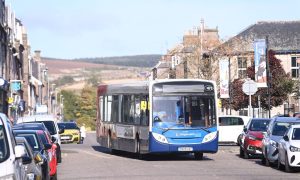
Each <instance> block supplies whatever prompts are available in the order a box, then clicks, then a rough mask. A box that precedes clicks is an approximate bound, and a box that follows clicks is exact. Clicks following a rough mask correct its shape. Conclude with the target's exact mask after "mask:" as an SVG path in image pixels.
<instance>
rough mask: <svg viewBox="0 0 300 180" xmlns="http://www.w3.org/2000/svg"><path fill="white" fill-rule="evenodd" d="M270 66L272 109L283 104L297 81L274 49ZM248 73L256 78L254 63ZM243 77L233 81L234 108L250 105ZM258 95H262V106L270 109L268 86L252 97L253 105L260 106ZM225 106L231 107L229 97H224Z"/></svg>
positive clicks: (270, 54) (232, 100) (271, 53)
mask: <svg viewBox="0 0 300 180" xmlns="http://www.w3.org/2000/svg"><path fill="white" fill-rule="evenodd" d="M268 53H269V68H270V78H269V83H270V109H272V107H277V106H280V105H282V104H283V103H284V102H285V101H286V100H287V99H288V96H289V94H291V93H293V92H294V87H295V82H294V81H293V80H292V79H291V77H290V74H289V73H286V72H285V71H284V69H283V68H282V66H281V62H280V60H279V59H277V58H276V57H275V53H274V52H273V51H269V52H268ZM247 75H248V77H249V78H250V79H253V80H254V79H255V68H254V65H252V66H251V67H248V69H247ZM243 82H244V81H243V80H242V79H237V80H234V81H233V82H232V83H231V87H232V88H231V102H232V104H231V107H232V108H233V109H234V110H239V109H241V108H244V107H247V106H248V101H249V99H248V98H249V97H248V96H247V95H245V94H244V93H243V92H242V84H243ZM258 96H260V101H261V107H262V108H263V109H265V110H267V109H269V103H268V88H259V90H258V91H257V92H256V94H255V95H254V96H253V98H252V99H251V100H252V101H251V103H252V106H253V107H258V101H257V99H258ZM222 104H223V107H226V108H228V107H230V104H229V99H222Z"/></svg>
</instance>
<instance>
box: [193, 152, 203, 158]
mask: <svg viewBox="0 0 300 180" xmlns="http://www.w3.org/2000/svg"><path fill="white" fill-rule="evenodd" d="M194 157H195V159H196V160H202V159H203V153H201V152H194Z"/></svg>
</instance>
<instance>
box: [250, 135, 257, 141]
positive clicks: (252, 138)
mask: <svg viewBox="0 0 300 180" xmlns="http://www.w3.org/2000/svg"><path fill="white" fill-rule="evenodd" d="M248 137H249V139H251V140H256V137H255V136H252V135H249V136H248Z"/></svg>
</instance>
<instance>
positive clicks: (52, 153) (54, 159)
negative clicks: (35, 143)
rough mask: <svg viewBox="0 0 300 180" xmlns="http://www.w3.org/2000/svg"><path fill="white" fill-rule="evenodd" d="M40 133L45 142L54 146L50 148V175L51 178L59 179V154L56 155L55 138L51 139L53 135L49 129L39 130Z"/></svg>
mask: <svg viewBox="0 0 300 180" xmlns="http://www.w3.org/2000/svg"><path fill="white" fill-rule="evenodd" d="M38 135H39V137H40V138H41V140H42V142H43V144H51V145H52V147H51V148H50V149H48V156H49V160H50V163H49V165H50V173H49V174H50V176H51V179H57V156H56V148H57V146H56V144H55V143H53V142H55V140H54V139H53V140H52V139H51V135H50V134H49V132H48V131H43V130H38Z"/></svg>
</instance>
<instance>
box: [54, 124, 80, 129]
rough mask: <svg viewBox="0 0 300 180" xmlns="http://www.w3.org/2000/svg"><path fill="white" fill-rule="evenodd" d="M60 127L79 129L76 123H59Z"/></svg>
mask: <svg viewBox="0 0 300 180" xmlns="http://www.w3.org/2000/svg"><path fill="white" fill-rule="evenodd" d="M58 127H59V128H60V129H61V128H64V129H79V128H78V126H77V125H76V124H75V123H58Z"/></svg>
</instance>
